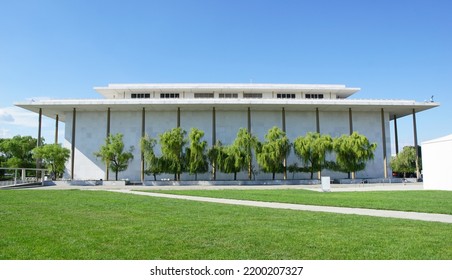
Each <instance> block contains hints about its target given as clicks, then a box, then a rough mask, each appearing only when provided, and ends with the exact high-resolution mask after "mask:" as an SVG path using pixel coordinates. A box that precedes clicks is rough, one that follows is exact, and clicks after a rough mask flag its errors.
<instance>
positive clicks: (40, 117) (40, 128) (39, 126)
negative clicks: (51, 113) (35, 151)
mask: <svg viewBox="0 0 452 280" xmlns="http://www.w3.org/2000/svg"><path fill="white" fill-rule="evenodd" d="M41 130H42V108H39V117H38V144H37V145H38V147H39V146H41V145H42V141H41Z"/></svg>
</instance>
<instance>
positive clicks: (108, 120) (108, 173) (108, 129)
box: [105, 107, 111, 181]
mask: <svg viewBox="0 0 452 280" xmlns="http://www.w3.org/2000/svg"><path fill="white" fill-rule="evenodd" d="M110 119H111V110H110V107H108V109H107V136H106V137H107V138H108V137H109V136H110ZM105 180H106V181H108V180H110V165H109V164H108V163H107V164H106V165H105Z"/></svg>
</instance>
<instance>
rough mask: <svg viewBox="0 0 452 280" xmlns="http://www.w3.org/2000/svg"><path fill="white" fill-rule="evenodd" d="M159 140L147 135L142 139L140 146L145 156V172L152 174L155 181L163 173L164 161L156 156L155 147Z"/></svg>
mask: <svg viewBox="0 0 452 280" xmlns="http://www.w3.org/2000/svg"><path fill="white" fill-rule="evenodd" d="M156 144H157V140H156V139H154V138H151V137H149V135H145V136H144V137H142V138H141V140H140V147H141V151H142V153H143V157H144V163H145V169H144V173H146V174H147V175H152V176H153V177H154V181H156V180H157V175H158V174H160V173H162V161H161V160H160V158H159V157H158V156H156V154H155V151H154V148H155V145H156Z"/></svg>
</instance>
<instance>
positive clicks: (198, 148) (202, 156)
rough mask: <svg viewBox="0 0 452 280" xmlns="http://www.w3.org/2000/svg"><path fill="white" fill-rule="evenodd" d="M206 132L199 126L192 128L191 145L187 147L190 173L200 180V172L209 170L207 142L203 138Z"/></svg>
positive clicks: (189, 136)
mask: <svg viewBox="0 0 452 280" xmlns="http://www.w3.org/2000/svg"><path fill="white" fill-rule="evenodd" d="M203 137H204V132H203V131H202V130H199V129H197V128H192V129H191V130H190V134H189V135H188V139H189V147H188V148H187V149H186V159H187V169H188V172H189V173H190V174H194V175H195V180H198V174H199V173H206V172H207V171H208V170H209V162H208V160H207V142H206V141H204V140H202V138H203Z"/></svg>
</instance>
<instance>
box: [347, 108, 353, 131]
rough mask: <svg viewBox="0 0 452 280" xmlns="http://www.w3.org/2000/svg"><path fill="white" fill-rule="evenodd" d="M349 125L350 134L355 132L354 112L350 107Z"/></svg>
mask: <svg viewBox="0 0 452 280" xmlns="http://www.w3.org/2000/svg"><path fill="white" fill-rule="evenodd" d="M348 126H349V131H350V135H352V134H353V114H352V108H348Z"/></svg>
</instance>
